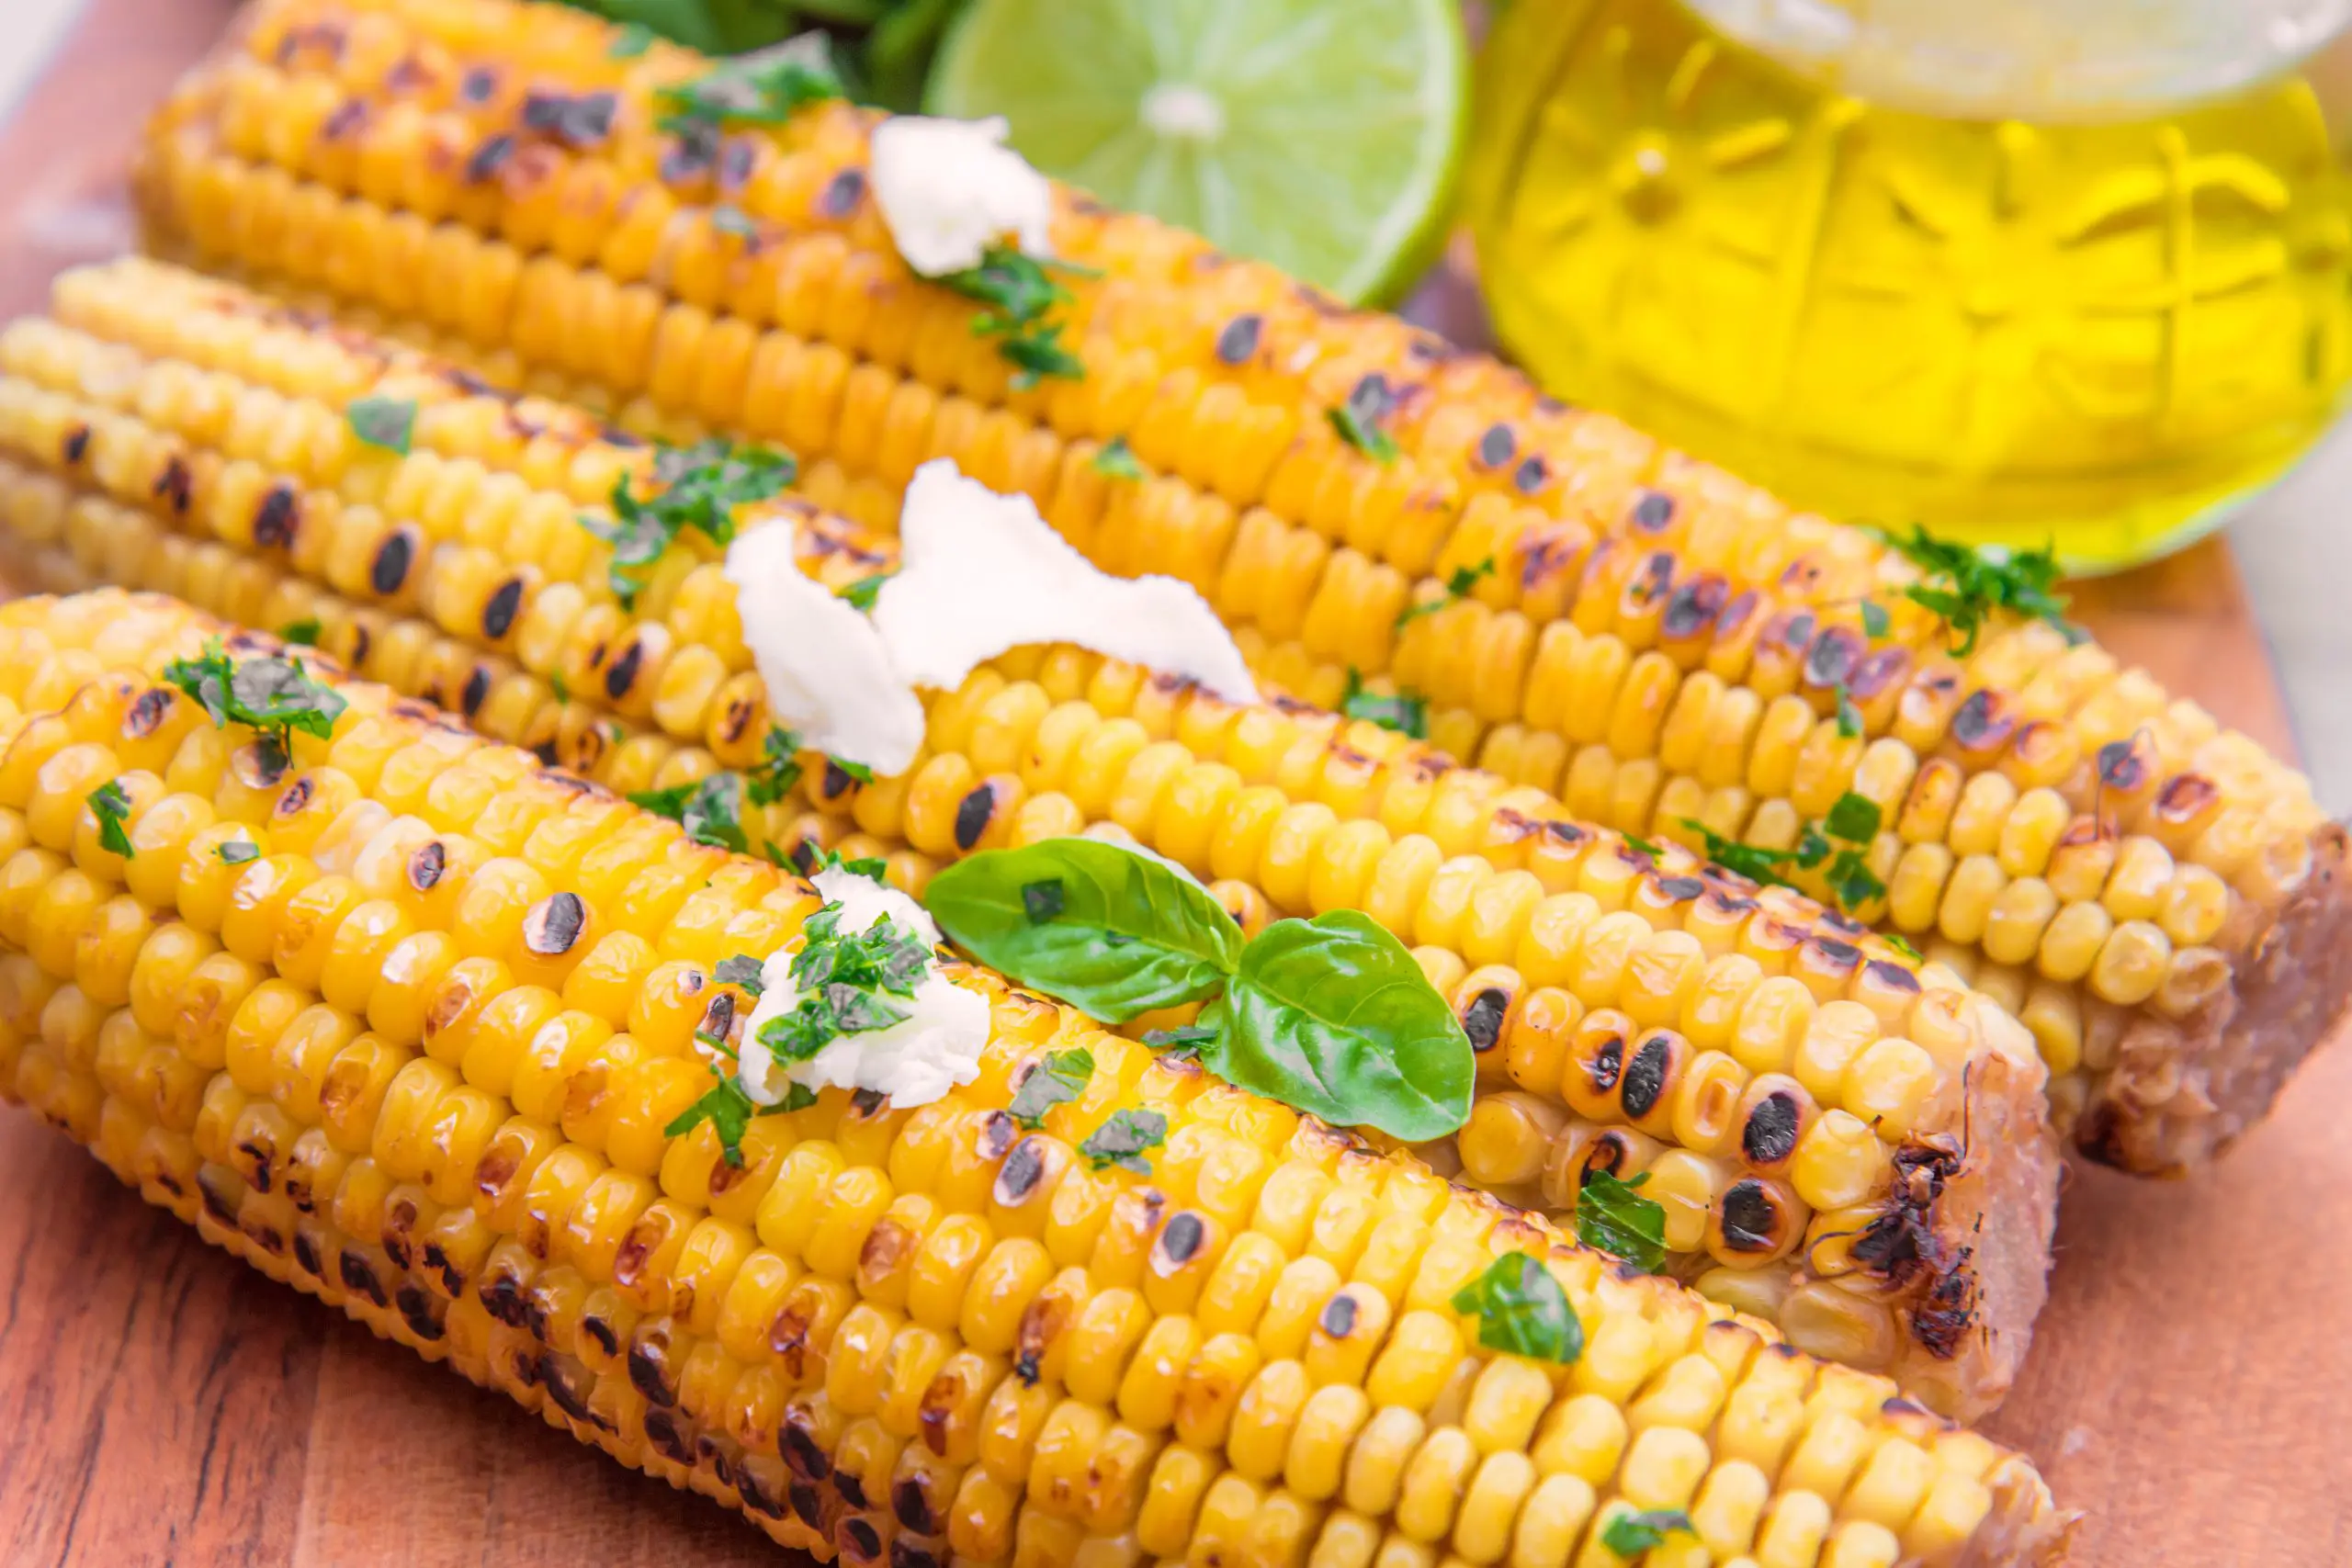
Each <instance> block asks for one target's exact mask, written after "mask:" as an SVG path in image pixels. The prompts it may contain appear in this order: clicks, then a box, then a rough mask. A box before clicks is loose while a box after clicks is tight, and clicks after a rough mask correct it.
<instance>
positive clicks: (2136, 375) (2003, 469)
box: [1468, 0, 2352, 570]
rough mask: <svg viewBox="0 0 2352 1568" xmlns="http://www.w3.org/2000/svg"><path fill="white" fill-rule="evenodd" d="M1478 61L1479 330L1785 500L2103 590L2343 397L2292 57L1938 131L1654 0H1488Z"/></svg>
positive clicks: (2322, 125) (2317, 128)
mask: <svg viewBox="0 0 2352 1568" xmlns="http://www.w3.org/2000/svg"><path fill="white" fill-rule="evenodd" d="M1714 3H1716V4H1718V5H1720V4H1723V3H1724V0H1714ZM1848 3H1850V0H1848ZM1815 4H1816V7H1817V8H1818V5H1817V0H1815ZM2274 36H2275V34H2274ZM1481 71H1482V73H1483V75H1482V80H1481V82H1480V93H1479V107H1480V111H1481V123H1480V126H1479V130H1478V136H1477V141H1476V147H1475V149H1474V152H1473V160H1474V161H1473V164H1472V169H1471V175H1470V186H1469V190H1468V200H1469V204H1470V220H1471V222H1472V224H1473V227H1474V229H1475V231H1476V236H1477V239H1478V243H1479V258H1480V267H1481V273H1482V276H1483V279H1484V285H1485V288H1486V292H1487V303H1488V307H1489V309H1490V310H1491V311H1492V313H1493V317H1494V321H1495V324H1496V328H1497V331H1498V335H1499V336H1500V337H1501V339H1502V341H1503V342H1504V343H1505V344H1507V345H1508V346H1509V347H1510V349H1511V350H1512V351H1513V352H1514V353H1515V354H1516V355H1518V356H1519V357H1520V358H1521V360H1522V361H1523V362H1524V363H1526V364H1527V365H1528V366H1529V367H1531V368H1532V370H1533V371H1534V372H1535V373H1536V374H1537V375H1538V376H1539V377H1540V378H1542V379H1543V380H1544V382H1545V383H1546V384H1547V385H1548V386H1549V387H1550V388H1551V389H1553V390H1554V391H1555V392H1557V393H1558V394H1560V395H1562V396H1564V397H1567V398H1570V399H1574V400H1579V401H1586V402H1589V403H1592V404H1594V405H1596V406H1600V407H1603V408H1607V409H1610V410H1611V411H1613V412H1618V413H1621V414H1623V416H1624V417H1626V418H1627V419H1629V420H1630V421H1632V422H1633V423H1635V424H1637V425H1640V426H1641V427H1643V428H1645V429H1646V430H1648V431H1650V432H1652V433H1653V434H1657V435H1658V436H1660V437H1662V438H1664V439H1666V440H1668V441H1669V442H1672V443H1673V444H1675V445H1677V446H1682V447H1685V448H1687V449H1690V450H1691V451H1694V452H1696V453H1698V454H1699V455H1701V456H1702V457H1708V458H1711V459H1713V460H1714V461H1717V462H1720V463H1722V464H1723V465H1724V466H1725V467H1727V468H1732V469H1734V470H1735V471H1736V472H1739V473H1740V474H1742V475H1744V476H1745V477H1747V478H1749V479H1755V480H1757V481H1758V482H1760V483H1763V484H1766V485H1768V486H1770V487H1771V488H1773V489H1775V490H1776V491H1779V492H1781V494H1782V495H1783V496H1784V497H1786V498H1787V499H1789V500H1790V501H1792V502H1796V503H1799V504H1803V505H1806V506H1811V507H1815V508H1818V509H1820V510H1822V511H1825V512H1827V513H1832V514H1834V515H1837V516H1839V517H1843V518H1849V519H1865V520H1878V521H1883V522H1890V523H1908V522H1913V521H1917V522H1921V523H1925V524H1926V525H1928V526H1929V527H1931V528H1933V529H1935V530H1937V531H1938V532H1939V533H1945V534H1952V535H1958V536H1964V537H1968V538H1973V539H1976V540H1980V541H1998V542H2001V543H2006V544H2010V545H2018V546H2024V547H2040V546H2041V545H2044V544H2047V543H2053V542H2054V544H2055V545H2056V547H2057V548H2058V551H2059V553H2060V555H2061V557H2062V558H2064V561H2065V562H2066V564H2067V565H2068V566H2069V567H2070V568H2071V569H2073V570H2108V569H2112V568H2116V567H2120V566H2123V565H2128V564H2130V563H2131V562H2133V561H2137V560H2143V559H2146V558H2149V557H2152V556H2154V555H2158V554H2161V553H2163V552H2165V551H2166V550H2169V549H2173V548H2177V547H2179V546H2180V545H2182V544H2184V543H2186V542H2188V540H2190V539H2192V538H2194V537H2196V536H2198V535H2199V534H2200V533H2202V532H2204V531H2206V530H2208V529H2210V528H2211V527H2213V526H2215V525H2217V524H2218V523H2220V522H2222V520H2224V519H2225V518H2226V517H2227V516H2228V515H2229V514H2230V513H2231V512H2232V511H2233V509H2234V508H2236V507H2238V506H2240V505H2242V504H2243V503H2244V502H2245V501H2246V500H2247V499H2249V498H2250V497H2252V496H2253V495H2255V494H2257V493H2258V492H2259V491H2261V490H2262V489H2263V488H2264V487H2266V486H2267V485H2268V484H2270V483H2271V482H2272V481H2274V480H2275V479H2278V477H2279V476H2280V475H2281V474H2282V473H2283V472H2285V470H2286V469H2287V468H2289V467H2290V465H2291V464H2292V463H2293V462H2294V461H2295V460H2296V458H2297V457H2300V456H2301V454H2302V453H2303V452H2304V451H2305V450H2306V449H2307V448H2308V447H2309V446H2311V444H2312V441H2313V440H2314V439H2315V438H2316V437H2317V436H2318V435H2319V434H2320V433H2321V432H2322V431H2323V430H2324V429H2325V427H2326V426H2327V424H2328V423H2329V421H2330V420H2331V419H2332V418H2333V417H2334V416H2335V412H2336V411H2337V409H2338V407H2339V404H2340V401H2341V400H2342V398H2343V396H2344V394H2345V388H2346V380H2347V377H2352V276H2348V275H2347V267H2352V181H2347V177H2346V168H2345V166H2344V164H2342V162H2341V161H2340V160H2339V158H2338V156H2337V154H2336V152H2335V148H2334V146H2333V144H2332V141H2331V137H2330V133H2329V128H2328V126H2327V123H2326V121H2325V118H2324V116H2323V114H2322V111H2321V107H2320V99H2319V96H2318V95H2317V93H2316V92H2315V91H2314V89H2313V87H2312V83H2311V81H2310V79H2309V78H2308V77H2307V75H2305V74H2304V73H2300V72H2298V71H2296V70H2294V69H2292V68H2288V69H2284V70H2282V71H2278V72H2274V73H2267V75H2265V76H2264V77H2263V78H2262V79H2259V80H2256V81H2252V82H2242V83H2236V84H2233V85H2230V86H2229V88H2228V90H2227V91H2224V92H2222V93H2220V94H2218V95H2216V96H2205V97H2202V98H2199V99H2196V100H2194V101H2192V102H2189V103H2187V104H2185V105H2179V104H2152V103H2150V102H2148V101H2146V100H2145V98H2144V97H2143V96H2119V97H2118V99H2117V100H2116V101H2115V102H2112V103H2108V104H2098V103H2089V104H2084V103H2075V104H2071V105H2069V106H2067V112H2066V113H2065V114H2064V116H2063V117H2062V116H2059V115H2054V114H2048V113H2044V114H2042V115H2041V118H1998V117H1996V116H1994V115H1991V114H1980V115H1979V116H1978V117H1976V118H1970V117H1968V116H1966V115H1962V114H1959V113H1955V112H1953V110H1952V108H1951V106H1950V105H1949V104H1944V105H1938V106H1936V107H1933V108H1931V109H1930V108H1923V107H1918V99H1917V97H1916V96H1912V97H1905V98H1904V99H1903V100H1902V101H1901V102H1888V101H1883V100H1879V99H1874V98H1872V97H1871V96H1865V94H1864V92H1863V91H1862V90H1860V88H1859V87H1858V85H1856V83H1855V82H1854V81H1853V79H1852V78H1851V77H1850V76H1849V77H1847V78H1843V79H1841V78H1839V77H1838V76H1837V75H1836V74H1834V73H1831V74H1826V75H1825V73H1822V72H1820V71H1818V70H1806V69H1802V68H1800V64H1799V63H1792V62H1789V61H1788V59H1787V57H1786V55H1785V54H1784V53H1782V52H1781V51H1775V52H1774V53H1771V54H1767V53H1765V52H1763V51H1758V50H1756V49H1751V48H1749V47H1747V46H1746V45H1745V44H1743V43H1741V42H1739V41H1737V40H1736V39H1734V38H1732V37H1730V36H1728V35H1727V34H1725V33H1723V32H1719V31H1716V30H1714V29H1713V28H1710V27H1709V25H1708V24H1707V23H1706V22H1704V21H1702V19H1701V18H1700V17H1697V16H1695V15H1694V14H1693V13H1692V12H1691V10H1689V9H1686V8H1685V7H1683V6H1680V5H1677V4H1673V3H1671V0H1549V3H1546V0H1516V3H1514V4H1512V5H1510V6H1508V7H1507V8H1506V9H1505V10H1504V11H1503V13H1502V14H1501V15H1500V16H1499V17H1498V19H1497V23H1496V26H1495V28H1494V30H1493V32H1492V33H1491V35H1490V37H1489V39H1488V41H1487V48H1486V51H1485V56H1484V60H1483V63H1482V66H1481ZM1922 74H1923V76H1925V77H1927V78H1929V79H1932V78H1933V77H1934V74H1935V73H1934V72H1932V71H1928V72H1923V73H1922Z"/></svg>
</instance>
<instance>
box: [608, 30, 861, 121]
mask: <svg viewBox="0 0 2352 1568" xmlns="http://www.w3.org/2000/svg"><path fill="white" fill-rule="evenodd" d="M843 96H846V95H845V94H844V93H843V91H842V79H841V76H840V75H839V74H838V73H836V72H835V71H834V70H833V69H832V67H831V66H830V65H829V64H827V63H826V62H824V61H823V60H822V59H820V58H818V57H816V56H814V55H812V54H811V52H810V51H809V50H808V48H806V47H805V46H803V45H799V44H797V43H795V42H789V41H787V42H786V43H782V44H778V45H776V46H775V47H774V48H771V49H765V50H761V51H757V52H756V53H752V54H746V55H741V56H739V57H738V58H736V59H733V60H729V61H726V62H723V63H721V64H719V65H718V66H716V67H715V68H713V69H712V70H711V71H710V72H708V73H706V74H704V75H701V76H697V77H695V79H694V80H693V81H691V82H682V83H679V84H677V85H673V86H668V87H662V88H660V89H658V90H657V91H656V92H655V94H654V102H655V104H656V105H657V106H659V107H660V108H661V109H662V116H661V118H660V119H659V120H657V121H656V122H655V123H656V124H657V126H658V127H659V128H660V129H661V130H664V131H667V132H669V133H670V134H671V135H673V136H682V137H684V138H685V139H686V140H687V141H692V142H696V143H698V144H707V143H709V142H712V141H716V140H717V138H718V132H719V131H721V130H727V129H729V128H730V127H733V126H738V125H782V124H784V123H785V122H786V120H789V119H790V118H792V117H793V116H794V115H795V114H797V113H798V112H799V111H800V110H801V109H803V108H805V107H808V106H809V105H810V104H815V103H822V102H823V101H824V100H826V99H827V98H838V97H843Z"/></svg>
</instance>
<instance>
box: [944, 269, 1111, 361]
mask: <svg viewBox="0 0 2352 1568" xmlns="http://www.w3.org/2000/svg"><path fill="white" fill-rule="evenodd" d="M1049 268H1050V269H1052V270H1053V271H1059V272H1077V271H1080V269H1079V268H1074V267H1068V266H1063V265H1060V264H1058V263H1055V262H1044V261H1039V260H1038V259H1037V258H1036V257H1035V256H1032V255H1027V254H1023V253H1022V252H1020V251H1017V250H1014V249H1012V247H1011V246H1009V245H990V246H989V248H988V249H987V250H985V251H983V252H982V253H981V254H980V265H978V266H975V267H967V268H965V269H964V270H963V271H962V272H951V273H946V274H944V275H942V276H938V277H935V278H933V279H932V281H933V282H934V283H937V284H939V285H941V286H942V287H944V288H952V289H954V290H955V291H956V293H958V294H961V295H962V296H964V298H966V299H976V300H978V302H979V303H980V304H981V305H982V306H984V307H986V308H985V309H984V310H981V311H980V313H979V314H978V315H977V316H974V317H973V318H972V331H973V332H975V333H978V334H980V335H981V336H983V337H993V338H997V339H999V340H1000V341H999V342H998V344H997V352H998V353H999V354H1001V355H1003V356H1004V357H1005V359H1006V360H1007V361H1008V362H1009V363H1011V364H1012V367H1013V368H1014V371H1015V374H1014V376H1013V378H1012V389H1013V390H1014V391H1016V392H1025V391H1027V390H1028V389H1030V388H1032V387H1035V385H1036V384H1037V383H1038V381H1039V380H1041V379H1042V378H1045V377H1047V376H1059V377H1063V378H1067V379H1069V380H1078V379H1080V378H1083V377H1084V376H1085V374H1086V366H1085V364H1084V363H1083V362H1082V361H1081V360H1080V358H1079V357H1078V355H1075V354H1072V353H1071V352H1070V351H1069V349H1067V348H1065V347H1063V346H1062V342H1061V335H1062V323H1061V322H1059V321H1047V320H1046V317H1047V316H1048V315H1050V314H1051V313H1052V312H1053V311H1054V310H1056V309H1057V308H1058V307H1060V306H1063V305H1066V304H1068V303H1069V289H1067V288H1063V287H1062V286H1061V285H1060V284H1058V283H1057V282H1055V281H1054V280H1053V278H1052V277H1051V276H1048V269H1049Z"/></svg>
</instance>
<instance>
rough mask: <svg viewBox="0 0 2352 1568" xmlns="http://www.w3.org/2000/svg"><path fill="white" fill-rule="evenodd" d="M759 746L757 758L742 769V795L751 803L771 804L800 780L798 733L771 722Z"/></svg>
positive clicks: (781, 797)
mask: <svg viewBox="0 0 2352 1568" xmlns="http://www.w3.org/2000/svg"><path fill="white" fill-rule="evenodd" d="M760 750H761V756H760V761H758V762H756V763H754V764H753V765H752V766H751V767H749V768H746V769H745V770H744V771H743V798H744V799H746V800H748V801H750V802H751V803H752V805H754V806H774V805H775V803H776V802H777V801H779V800H782V799H783V798H784V797H785V795H786V794H788V793H790V791H791V789H792V786H793V785H794V784H798V783H799V782H800V736H799V734H798V733H797V731H795V730H790V729H786V728H784V726H782V725H780V724H772V725H770V726H768V733H767V739H765V740H763V741H762V742H761V745H760Z"/></svg>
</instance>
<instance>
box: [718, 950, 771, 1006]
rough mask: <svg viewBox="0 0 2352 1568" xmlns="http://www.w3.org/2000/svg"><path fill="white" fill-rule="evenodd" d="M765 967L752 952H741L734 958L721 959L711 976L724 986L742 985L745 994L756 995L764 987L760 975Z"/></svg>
mask: <svg viewBox="0 0 2352 1568" xmlns="http://www.w3.org/2000/svg"><path fill="white" fill-rule="evenodd" d="M763 968H764V965H763V964H761V963H760V961H759V960H758V959H756V958H754V957H752V955H751V954H750V953H737V954H735V956H734V957H732V958H722V959H720V960H719V961H718V968H716V969H714V970H712V971H711V972H710V977H711V978H712V979H714V980H716V981H718V983H719V984H720V985H722V986H741V987H742V988H743V992H744V994H745V995H747V996H752V997H756V996H758V995H759V994H760V991H761V988H762V981H761V979H760V976H761V973H762V971H763Z"/></svg>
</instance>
